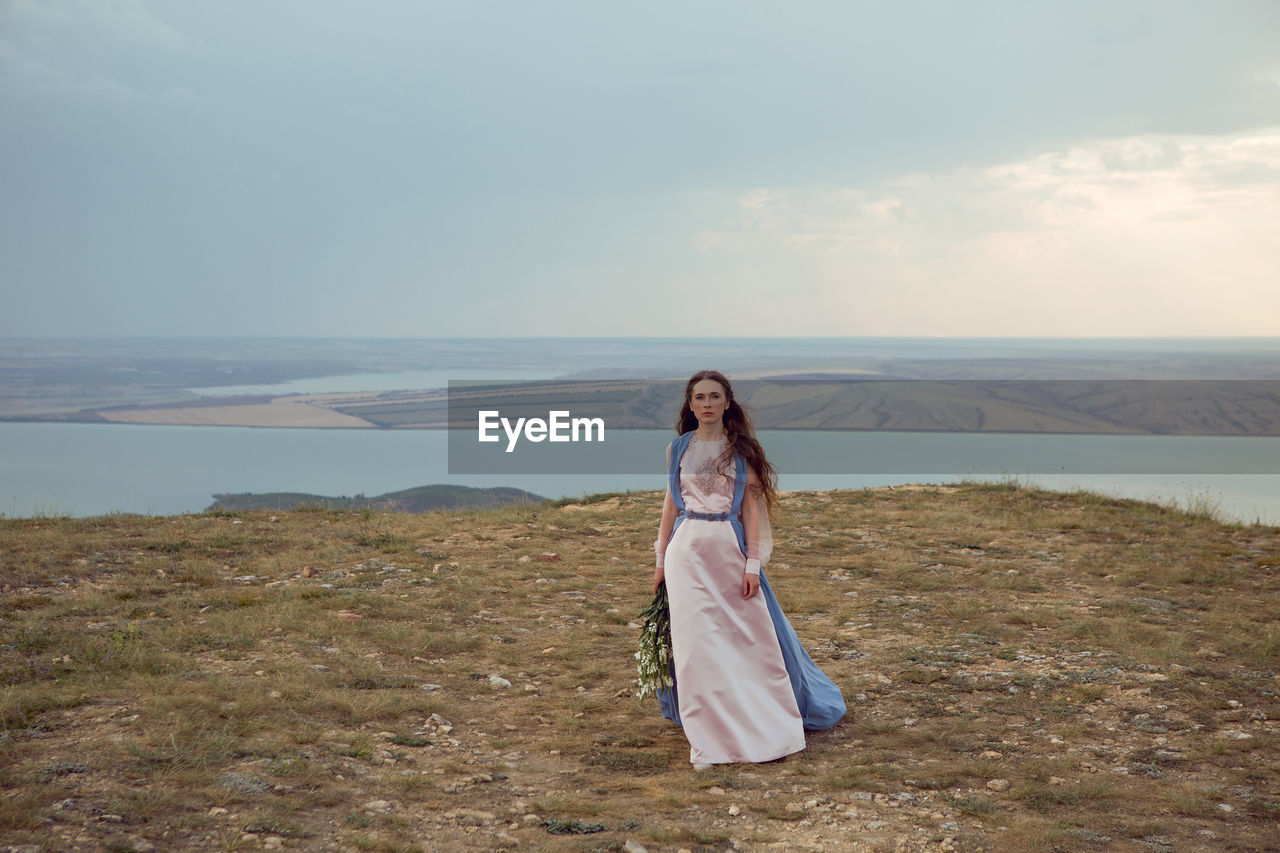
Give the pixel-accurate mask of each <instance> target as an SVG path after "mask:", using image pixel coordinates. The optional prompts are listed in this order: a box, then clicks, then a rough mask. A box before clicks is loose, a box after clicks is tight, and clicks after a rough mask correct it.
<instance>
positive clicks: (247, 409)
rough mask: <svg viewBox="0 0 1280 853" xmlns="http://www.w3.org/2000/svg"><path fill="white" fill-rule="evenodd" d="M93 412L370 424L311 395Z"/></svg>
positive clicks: (147, 417) (177, 419)
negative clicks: (334, 408)
mask: <svg viewBox="0 0 1280 853" xmlns="http://www.w3.org/2000/svg"><path fill="white" fill-rule="evenodd" d="M96 414H97V415H98V416H100V417H101V418H102V419H103V420H107V421H112V422H113V423H127V424H170V425H180V426H248V427H294V428H297V427H311V428H321V429H323V428H341V429H352V428H366V427H372V426H373V424H371V423H369V422H368V421H366V420H364V419H363V418H358V417H355V416H353V415H344V414H343V413H342V412H336V411H334V410H333V409H330V408H327V407H325V406H324V405H323V404H322V403H321V402H318V401H315V400H313V399H312V398H310V397H276V398H274V399H272V400H271V401H270V402H268V403H227V404H225V405H216V404H204V405H200V406H160V407H156V408H136V409H134V408H129V409H100V410H98V411H97V412H96Z"/></svg>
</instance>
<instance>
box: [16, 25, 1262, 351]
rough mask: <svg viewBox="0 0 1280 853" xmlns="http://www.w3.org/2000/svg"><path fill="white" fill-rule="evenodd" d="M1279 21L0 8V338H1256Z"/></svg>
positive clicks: (1260, 294) (1258, 326) (1260, 304)
mask: <svg viewBox="0 0 1280 853" xmlns="http://www.w3.org/2000/svg"><path fill="white" fill-rule="evenodd" d="M1277 223H1280V3H1276V2H1274V0H1256V2H1248V1H1247V0H1220V2H1213V3H1207V2H1201V0H1193V1H1192V2H1186V1H1185V0H1182V1H1181V2H1180V0H1126V2H1122V3H1115V2H1112V0H1106V2H1096V0H1070V2H1068V0H1057V2H1055V1H1054V0H1045V2H1034V3H1028V2H1025V0H1007V2H1003V1H1002V2H996V0H973V2H964V3H959V2H944V0H935V1H934V2H923V0H893V2H863V1H862V0H832V2H808V1H807V0H790V2H786V3H781V2H750V0H723V2H699V0H692V2H690V0H684V2H680V3H672V2H664V0H650V2H645V3H623V2H599V0H582V2H556V1H555V0H548V1H547V2H527V0H510V2H472V0H457V2H449V3H443V2H430V0H361V2H358V3H357V2H350V0H347V2H337V0H219V1H218V2H216V3H211V2H199V0H47V1H46V2H41V0H0V336H71V337H100V336H141V335H165V336H322V337H440V336H450V337H453V336H510V335H515V336H542V335H552V336H564V335H572V336H589V337H595V336H611V335H618V336H678V337H685V338H690V339H697V338H699V337H727V336H736V335H748V336H753V337H758V336H768V335H781V336H869V335H876V336H881V335H884V336H948V337H951V336H964V337H968V336H981V337H1145V336H1192V337H1194V336H1217V337H1229V336H1258V335H1263V336H1277V335H1280V226H1278V225H1277Z"/></svg>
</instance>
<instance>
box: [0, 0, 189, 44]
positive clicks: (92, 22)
mask: <svg viewBox="0 0 1280 853" xmlns="http://www.w3.org/2000/svg"><path fill="white" fill-rule="evenodd" d="M7 6H8V10H7V11H8V12H9V15H10V16H11V17H12V19H13V20H14V21H16V22H18V23H19V24H26V25H28V26H31V27H35V28H50V27H63V28H70V29H79V30H88V31H90V32H91V34H93V35H94V36H102V35H105V36H108V37H111V38H113V39H116V40H120V41H126V42H131V43H133V44H134V45H147V46H150V47H155V48H160V49H163V50H170V51H181V50H186V49H188V48H189V47H190V42H189V40H188V39H187V37H186V36H185V35H184V34H183V33H182V32H180V31H179V30H178V29H176V28H175V27H173V26H171V25H170V24H168V23H166V22H164V21H163V20H161V19H160V18H158V17H157V16H156V15H154V14H152V13H151V12H150V11H148V10H147V7H146V6H145V5H144V4H143V2H142V0H46V2H36V0H10V2H9V3H8V4H7Z"/></svg>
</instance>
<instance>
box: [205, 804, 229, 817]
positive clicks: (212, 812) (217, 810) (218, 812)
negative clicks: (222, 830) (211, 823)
mask: <svg viewBox="0 0 1280 853" xmlns="http://www.w3.org/2000/svg"><path fill="white" fill-rule="evenodd" d="M224 814H230V812H228V811H227V810H226V809H224V808H223V807H222V806H214V807H213V808H211V809H209V817H221V816H222V815H224Z"/></svg>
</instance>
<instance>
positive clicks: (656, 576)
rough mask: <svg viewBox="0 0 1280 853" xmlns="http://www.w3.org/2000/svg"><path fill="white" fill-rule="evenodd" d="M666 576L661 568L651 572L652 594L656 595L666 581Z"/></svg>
mask: <svg viewBox="0 0 1280 853" xmlns="http://www.w3.org/2000/svg"><path fill="white" fill-rule="evenodd" d="M666 577H667V574H666V572H665V571H664V570H663V568H662V567H661V566H659V567H658V568H656V569H654V570H653V594H654V595H657V594H658V587H660V586H661V585H662V582H663V581H664V580H666Z"/></svg>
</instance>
